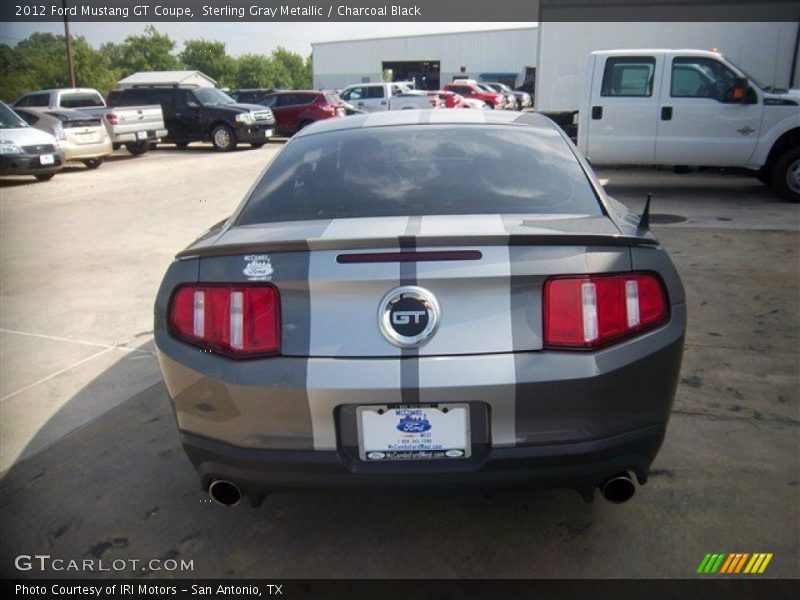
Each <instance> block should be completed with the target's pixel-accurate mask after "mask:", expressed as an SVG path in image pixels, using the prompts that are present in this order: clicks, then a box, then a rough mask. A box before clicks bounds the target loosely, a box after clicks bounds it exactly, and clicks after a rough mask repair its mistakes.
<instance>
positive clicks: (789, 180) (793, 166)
mask: <svg viewBox="0 0 800 600" xmlns="http://www.w3.org/2000/svg"><path fill="white" fill-rule="evenodd" d="M772 189H773V190H775V191H776V192H777V193H778V194H780V195H781V197H782V198H783V199H784V200H786V201H787V202H800V148H797V147H796V148H789V149H788V150H786V151H785V152H784V153H783V154H781V155H780V156H779V157H778V160H776V161H775V166H774V167H773V168H772Z"/></svg>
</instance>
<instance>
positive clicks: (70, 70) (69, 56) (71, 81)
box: [61, 0, 76, 88]
mask: <svg viewBox="0 0 800 600" xmlns="http://www.w3.org/2000/svg"><path fill="white" fill-rule="evenodd" d="M61 4H62V6H63V7H64V37H66V38H67V74H68V75H69V87H73V88H74V87H76V86H75V68H74V67H73V66H72V40H71V39H70V35H69V17H67V0H61Z"/></svg>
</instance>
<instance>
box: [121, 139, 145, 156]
mask: <svg viewBox="0 0 800 600" xmlns="http://www.w3.org/2000/svg"><path fill="white" fill-rule="evenodd" d="M125 149H126V150H127V151H128V152H129V153H130V155H131V156H141V155H142V154H144V153H145V152H147V151H148V150H149V149H150V144H149V143H148V142H130V143H128V144H125Z"/></svg>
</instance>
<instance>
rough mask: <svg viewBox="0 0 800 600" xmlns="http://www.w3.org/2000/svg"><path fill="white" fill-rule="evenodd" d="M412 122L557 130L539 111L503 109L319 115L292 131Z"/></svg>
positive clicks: (300, 134)
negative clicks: (524, 126) (319, 117)
mask: <svg viewBox="0 0 800 600" xmlns="http://www.w3.org/2000/svg"><path fill="white" fill-rule="evenodd" d="M412 125H527V126H530V127H536V128H540V129H549V130H556V131H559V129H558V126H557V125H556V124H555V123H553V122H552V121H551V120H550V119H548V118H547V117H545V116H544V115H542V114H539V113H533V112H529V113H519V112H517V111H505V110H496V111H495V110H488V111H482V110H468V109H464V110H453V109H433V110H390V111H382V112H376V113H367V114H363V115H354V116H351V117H344V118H340V119H323V120H321V121H317V122H316V123H314V124H312V125H309V126H308V127H306V128H304V129H301V130H300V131H299V132H298V133H296V134H295V137H296V138H301V137H306V136H309V135H316V134H318V133H328V132H331V131H344V130H347V129H362V128H369V127H392V126H393V127H397V126H412Z"/></svg>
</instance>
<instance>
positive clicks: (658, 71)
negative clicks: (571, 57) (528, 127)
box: [545, 50, 800, 202]
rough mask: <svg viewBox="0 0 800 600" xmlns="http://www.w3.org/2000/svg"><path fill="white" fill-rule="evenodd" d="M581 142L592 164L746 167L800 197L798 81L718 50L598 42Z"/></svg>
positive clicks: (587, 80) (586, 83)
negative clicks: (738, 62)
mask: <svg viewBox="0 0 800 600" xmlns="http://www.w3.org/2000/svg"><path fill="white" fill-rule="evenodd" d="M545 114H547V113H545ZM577 144H578V148H579V149H580V150H581V151H582V152H583V153H584V154H585V155H586V157H587V158H588V159H589V160H590V161H591V162H592V163H593V164H595V165H598V164H624V165H681V166H684V165H686V166H690V165H693V166H705V167H741V168H745V169H748V170H750V171H752V172H753V173H754V174H755V175H757V176H758V178H759V179H761V181H763V182H764V183H766V184H767V185H769V186H771V187H772V188H773V189H774V190H775V191H776V192H777V193H779V194H780V195H781V196H783V197H784V198H785V199H786V200H789V201H792V202H800V91H798V90H773V89H771V88H766V89H765V88H762V86H761V85H760V84H759V83H758V82H757V81H755V80H754V79H753V78H752V77H749V76H748V75H747V74H746V73H745V72H744V71H742V70H741V69H739V68H738V67H736V66H735V65H734V64H732V63H731V62H730V61H728V60H727V59H726V58H725V57H724V56H722V55H721V54H719V53H718V52H710V51H705V50H605V51H601V52H592V53H591V54H590V56H589V60H588V62H587V67H586V72H585V76H584V80H583V86H582V91H581V104H580V107H579V110H578V131H577Z"/></svg>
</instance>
